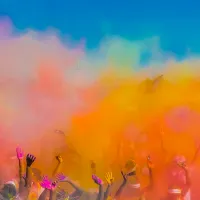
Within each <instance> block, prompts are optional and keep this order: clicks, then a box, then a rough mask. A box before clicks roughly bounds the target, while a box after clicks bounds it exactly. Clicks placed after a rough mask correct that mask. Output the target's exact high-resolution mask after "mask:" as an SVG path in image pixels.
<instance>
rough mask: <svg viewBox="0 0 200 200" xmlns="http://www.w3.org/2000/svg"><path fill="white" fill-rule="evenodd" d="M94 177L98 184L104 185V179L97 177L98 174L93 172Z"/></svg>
mask: <svg viewBox="0 0 200 200" xmlns="http://www.w3.org/2000/svg"><path fill="white" fill-rule="evenodd" d="M92 179H93V181H94V182H95V183H96V184H97V185H103V181H102V180H101V179H100V178H99V177H97V176H96V175H94V174H93V175H92Z"/></svg>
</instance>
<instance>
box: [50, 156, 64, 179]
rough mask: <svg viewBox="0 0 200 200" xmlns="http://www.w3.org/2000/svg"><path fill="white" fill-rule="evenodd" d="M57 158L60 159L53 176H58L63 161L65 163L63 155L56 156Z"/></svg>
mask: <svg viewBox="0 0 200 200" xmlns="http://www.w3.org/2000/svg"><path fill="white" fill-rule="evenodd" d="M56 160H57V161H58V163H57V165H56V168H55V170H54V171H53V174H52V175H53V177H55V176H56V174H57V173H59V171H60V169H61V167H62V163H63V159H62V157H61V155H58V156H56Z"/></svg>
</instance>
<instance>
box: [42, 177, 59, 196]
mask: <svg viewBox="0 0 200 200" xmlns="http://www.w3.org/2000/svg"><path fill="white" fill-rule="evenodd" d="M40 185H41V187H42V188H43V189H44V191H43V192H42V194H41V195H40V197H39V200H45V199H46V198H47V196H48V195H49V200H56V191H55V189H56V182H51V181H50V180H49V178H48V177H47V176H44V177H43V179H42V181H41V183H40Z"/></svg>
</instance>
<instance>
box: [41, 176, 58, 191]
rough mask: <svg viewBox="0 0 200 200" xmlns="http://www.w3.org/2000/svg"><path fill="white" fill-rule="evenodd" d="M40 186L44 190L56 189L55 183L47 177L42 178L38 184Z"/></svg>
mask: <svg viewBox="0 0 200 200" xmlns="http://www.w3.org/2000/svg"><path fill="white" fill-rule="evenodd" d="M40 185H41V187H42V188H44V189H48V190H54V189H55V188H56V185H57V182H51V181H50V180H49V178H48V176H44V177H43V178H42V181H41V182H40Z"/></svg>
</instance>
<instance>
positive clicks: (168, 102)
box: [0, 21, 200, 185]
mask: <svg viewBox="0 0 200 200" xmlns="http://www.w3.org/2000/svg"><path fill="white" fill-rule="evenodd" d="M0 26H1V29H0V30H1V34H0V91H1V93H0V130H1V135H0V141H1V143H0V144H1V149H2V156H1V163H4V164H2V167H3V166H7V165H8V164H11V163H12V162H15V160H11V159H9V158H10V157H12V156H14V154H15V147H16V145H17V144H19V145H20V146H21V147H22V148H24V149H25V151H27V152H29V151H30V152H32V153H34V154H35V155H36V156H37V162H36V167H38V168H40V169H41V170H42V171H43V172H45V173H50V172H51V171H52V170H53V168H54V167H55V162H54V157H55V155H56V154H58V153H61V154H62V155H63V157H64V160H65V164H64V167H65V170H64V172H66V173H68V174H69V175H70V176H72V177H74V178H75V179H77V180H78V179H79V180H80V181H81V183H83V184H85V185H88V184H89V185H91V183H92V181H91V180H90V177H91V171H90V161H91V160H94V161H95V162H96V164H97V173H98V174H99V175H100V176H103V174H104V173H105V172H106V171H107V170H111V169H112V170H113V171H116V172H117V171H118V170H119V167H120V166H121V165H123V163H124V162H125V160H126V159H128V158H134V159H135V160H136V161H137V162H138V163H139V164H140V165H141V166H142V165H144V163H145V159H146V156H147V155H148V154H150V155H152V158H153V160H154V162H155V164H156V165H157V166H160V165H159V163H161V161H162V159H163V153H161V152H162V151H161V135H162V137H163V141H164V147H165V149H166V151H167V152H168V155H169V156H168V157H169V159H170V158H171V157H172V156H173V155H175V154H183V155H185V156H186V157H187V159H188V160H191V159H192V156H193V154H194V152H195V148H196V145H198V141H200V135H199V130H200V123H199V121H200V103H199V102H200V101H199V100H200V93H199V89H200V79H199V78H200V77H199V75H200V71H199V70H200V68H199V64H200V59H199V57H198V56H195V55H190V56H189V55H188V56H187V57H185V59H183V60H177V59H176V58H175V57H171V56H169V54H167V53H166V52H162V50H161V49H160V48H159V45H158V40H157V39H156V38H152V39H146V40H143V41H128V40H125V39H122V38H118V37H113V38H106V39H105V40H103V41H102V43H101V45H100V46H99V48H97V49H95V50H88V49H86V47H85V46H84V45H82V44H77V45H72V44H73V43H70V42H68V41H67V42H65V43H62V42H61V40H60V39H59V35H58V34H56V32H54V31H50V32H48V31H47V32H45V33H38V32H34V31H31V30H30V31H27V32H26V33H24V34H17V33H16V30H12V29H11V27H12V26H11V25H9V22H6V21H2V23H1V24H0ZM72 46H73V47H72ZM161 75H162V76H161ZM55 129H61V130H63V131H64V133H65V134H58V133H55V132H54V130H55ZM161 132H163V133H164V134H161ZM49 166H51V167H49ZM7 171H8V172H7V174H9V173H11V172H12V173H13V172H15V169H11V167H10V166H7ZM85 180H86V181H85ZM88 180H89V181H88Z"/></svg>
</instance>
